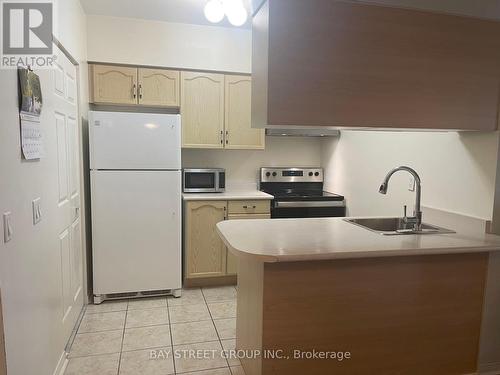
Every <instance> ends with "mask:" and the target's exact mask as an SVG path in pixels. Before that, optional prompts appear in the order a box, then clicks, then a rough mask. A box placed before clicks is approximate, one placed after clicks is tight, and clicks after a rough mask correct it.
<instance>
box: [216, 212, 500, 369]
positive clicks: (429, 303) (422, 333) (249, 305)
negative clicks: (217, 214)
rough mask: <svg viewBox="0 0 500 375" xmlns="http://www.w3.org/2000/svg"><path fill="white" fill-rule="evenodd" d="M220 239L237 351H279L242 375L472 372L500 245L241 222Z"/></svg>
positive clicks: (481, 238)
mask: <svg viewBox="0 0 500 375" xmlns="http://www.w3.org/2000/svg"><path fill="white" fill-rule="evenodd" d="M450 229H454V228H450ZM217 230H218V232H219V234H220V236H221V238H222V239H223V241H224V242H225V244H226V245H227V246H228V248H229V250H230V251H231V252H232V253H233V255H236V256H237V257H238V261H239V270H238V307H237V342H236V345H237V349H239V350H275V351H283V352H279V353H283V355H281V358H278V359H276V358H274V359H273V358H262V357H258V358H253V359H251V358H248V359H242V360H241V362H242V364H243V367H244V369H245V372H246V374H247V375H268V374H283V375H285V374H286V375H295V374H297V375H298V374H308V375H324V374H331V373H335V374H368V373H370V374H374V373H376V374H400V373H404V374H439V375H443V374H472V373H475V372H476V368H477V356H478V350H479V338H480V328H481V318H482V311H483V298H484V291H485V285H486V276H487V269H488V258H489V253H490V252H493V251H498V250H500V237H497V236H494V235H489V234H477V235H472V234H469V233H462V232H461V231H459V230H457V232H456V233H447V234H431V235H414V234H411V235H393V236H383V235H381V234H379V233H376V232H374V231H370V230H366V229H365V228H362V227H360V226H357V225H353V224H352V223H349V222H347V221H346V220H344V219H341V218H320V219H285V220H279V219H274V220H249V221H239V220H234V221H226V222H221V223H219V224H217ZM294 351H300V352H312V351H316V352H344V353H345V352H349V353H350V358H344V359H343V360H342V361H340V360H338V358H337V359H320V358H316V359H314V358H312V359H306V358H304V357H301V358H295V359H294V357H293V356H294V353H295V352H294ZM287 356H289V358H286V357H287ZM313 362H314V365H312V363H313Z"/></svg>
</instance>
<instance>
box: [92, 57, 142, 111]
mask: <svg viewBox="0 0 500 375" xmlns="http://www.w3.org/2000/svg"><path fill="white" fill-rule="evenodd" d="M90 67H91V75H92V85H93V91H92V92H93V102H94V103H109V104H137V68H129V67H123V66H112V65H91V66H90Z"/></svg>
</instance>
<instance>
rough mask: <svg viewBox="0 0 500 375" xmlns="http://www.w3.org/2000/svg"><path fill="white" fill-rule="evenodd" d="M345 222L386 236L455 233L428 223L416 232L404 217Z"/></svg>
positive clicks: (359, 219) (423, 224) (361, 219)
mask: <svg viewBox="0 0 500 375" xmlns="http://www.w3.org/2000/svg"><path fill="white" fill-rule="evenodd" d="M344 220H345V221H346V222H348V223H351V224H354V225H357V226H359V227H361V228H364V229H367V230H369V231H372V232H375V233H379V234H382V235H384V236H395V235H410V234H445V233H455V231H453V230H450V229H446V228H442V227H438V226H436V225H431V224H426V223H422V227H421V230H418V231H416V230H414V229H413V225H411V224H407V223H405V221H404V218H402V217H374V218H353V219H344Z"/></svg>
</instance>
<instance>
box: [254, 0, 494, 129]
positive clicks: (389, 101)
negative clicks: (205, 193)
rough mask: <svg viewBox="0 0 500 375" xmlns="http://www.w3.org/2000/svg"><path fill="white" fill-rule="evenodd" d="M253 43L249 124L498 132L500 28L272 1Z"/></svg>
mask: <svg viewBox="0 0 500 375" xmlns="http://www.w3.org/2000/svg"><path fill="white" fill-rule="evenodd" d="M252 39H253V61H252V69H253V73H252V80H253V81H252V82H253V83H252V127H257V128H262V127H266V126H267V125H277V126H288V125H301V126H304V125H310V126H338V127H352V128H412V129H448V130H452V129H457V130H495V129H497V117H498V110H499V108H498V105H499V87H500V78H499V76H500V68H499V67H500V23H499V22H495V21H491V20H484V19H477V18H467V17H462V16H455V15H450V14H441V13H440V14H438V13H431V12H426V11H419V10H413V9H400V8H394V7H386V6H380V5H368V4H363V3H357V2H347V1H332V0H314V1H312V2H311V1H303V0H267V1H266V2H265V3H264V4H263V5H262V7H261V8H260V10H259V11H258V12H257V13H256V14H255V16H254V18H253V34H252Z"/></svg>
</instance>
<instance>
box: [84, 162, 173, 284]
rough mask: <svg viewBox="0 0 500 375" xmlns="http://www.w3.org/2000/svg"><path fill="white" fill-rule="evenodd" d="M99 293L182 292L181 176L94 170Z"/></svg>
mask: <svg viewBox="0 0 500 375" xmlns="http://www.w3.org/2000/svg"><path fill="white" fill-rule="evenodd" d="M91 184H92V196H91V197H92V238H93V270H94V276H93V277H94V294H110V293H122V292H137V291H147V290H163V289H177V288H180V287H181V172H180V171H91Z"/></svg>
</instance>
